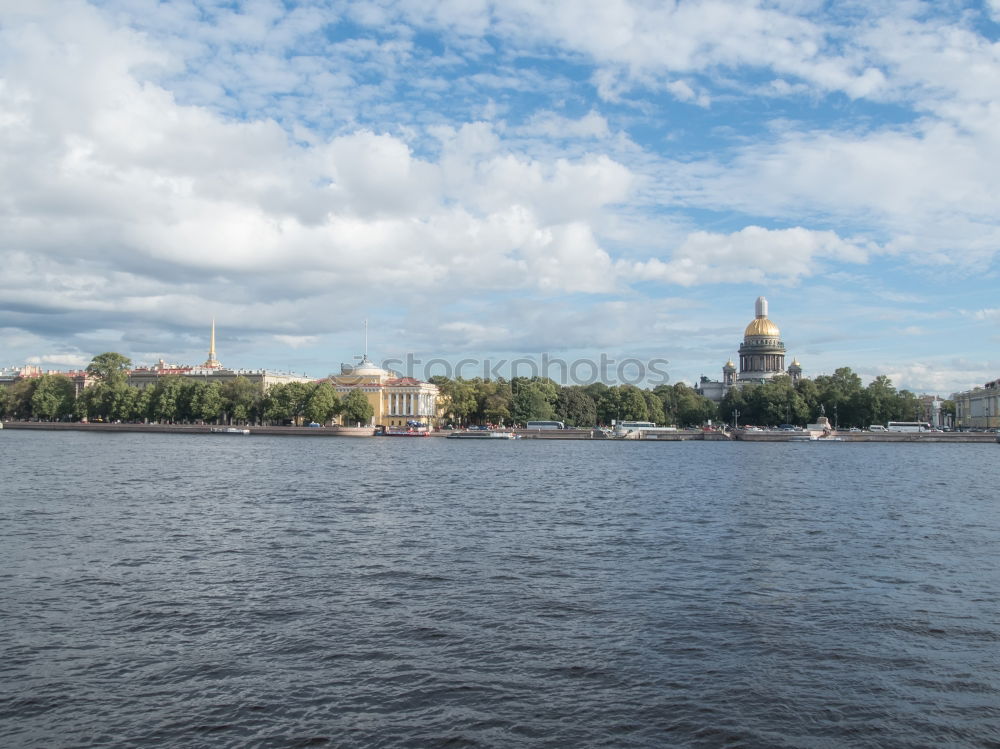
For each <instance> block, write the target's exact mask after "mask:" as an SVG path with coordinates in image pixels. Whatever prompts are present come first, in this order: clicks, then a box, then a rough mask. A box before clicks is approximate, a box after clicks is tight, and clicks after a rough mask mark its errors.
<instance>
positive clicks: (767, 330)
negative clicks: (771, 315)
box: [743, 317, 781, 338]
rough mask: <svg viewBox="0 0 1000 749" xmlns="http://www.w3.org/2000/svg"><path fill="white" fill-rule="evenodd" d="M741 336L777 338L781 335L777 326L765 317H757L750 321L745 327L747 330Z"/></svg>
mask: <svg viewBox="0 0 1000 749" xmlns="http://www.w3.org/2000/svg"><path fill="white" fill-rule="evenodd" d="M743 335H744V337H746V338H749V337H750V336H763V337H765V338H778V337H779V336H780V335H781V331H780V330H778V326H777V325H775V324H774V323H773V322H771V321H770V320H768V319H767V318H766V317H758V318H756V319H754V320H751V321H750V324H749V325H747V329H746V331H745V332H744V333H743Z"/></svg>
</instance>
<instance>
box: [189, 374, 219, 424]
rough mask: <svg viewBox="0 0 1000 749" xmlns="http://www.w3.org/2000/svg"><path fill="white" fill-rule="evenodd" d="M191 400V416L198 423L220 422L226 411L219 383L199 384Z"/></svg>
mask: <svg viewBox="0 0 1000 749" xmlns="http://www.w3.org/2000/svg"><path fill="white" fill-rule="evenodd" d="M198 385H199V386H200V387H198V388H197V389H196V390H195V391H194V393H193V397H192V399H191V416H192V418H193V419H196V420H198V421H212V422H218V421H219V419H221V418H222V412H223V410H224V409H225V405H226V402H225V399H224V398H223V397H222V388H221V387H219V383H217V382H204V383H203V382H199V383H198Z"/></svg>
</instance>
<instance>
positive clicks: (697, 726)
mask: <svg viewBox="0 0 1000 749" xmlns="http://www.w3.org/2000/svg"><path fill="white" fill-rule="evenodd" d="M998 466H1000V446H998V445H976V444H962V445H940V444H935V445H913V444H849V443H827V444H822V443H819V444H817V443H800V444H794V443H793V444H788V443H786V444H749V443H736V444H728V443H726V444H722V443H695V442H682V443H636V442H615V443H609V442H562V441H560V442H540V441H530V440H520V441H513V442H509V441H500V440H494V441H486V442H462V441H458V442H456V441H447V440H438V439H425V440H405V439H399V440H392V439H368V440H352V439H319V438H291V437H287V438H281V437H242V436H224V435H187V436H180V435H134V434H132V435H130V434H120V435H105V434H88V433H57V432H24V431H14V430H5V431H3V432H0V532H2V540H0V544H2V546H0V746H3V747H46V748H49V747H89V746H101V747H134V746H158V747H160V746H167V747H170V746H176V747H306V746H334V747H1000V499H998V494H1000V491H998V487H1000V467H998Z"/></svg>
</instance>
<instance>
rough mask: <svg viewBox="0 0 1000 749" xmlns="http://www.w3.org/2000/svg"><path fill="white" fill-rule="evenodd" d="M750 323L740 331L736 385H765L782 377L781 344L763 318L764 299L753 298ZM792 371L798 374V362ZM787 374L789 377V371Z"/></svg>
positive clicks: (773, 327) (774, 329) (775, 330)
mask: <svg viewBox="0 0 1000 749" xmlns="http://www.w3.org/2000/svg"><path fill="white" fill-rule="evenodd" d="M754 312H755V315H754V319H753V320H751V321H750V324H749V325H747V327H746V330H745V331H743V344H742V345H741V346H740V350H739V353H740V369H739V377H738V379H739V381H740V382H765V381H766V380H770V379H772V378H773V377H776V376H777V375H782V374H786V369H785V344H784V343H783V342H782V340H781V331H780V330H779V329H778V326H777V325H775V324H774V322H773V321H772V320H771V319H770V318H768V316H767V299H765V298H764V297H762V296H761V297H757V302H756V303H755V305H754ZM793 367H794V368H795V369H796V370H797V372H798V373H799V374H801V371H802V369H801V367H799V366H798V362H795V363H794V364H793ZM793 367H789V369H788V370H787V373H788V374H790V375H792V374H793V373H792V371H791V370H792V368H793Z"/></svg>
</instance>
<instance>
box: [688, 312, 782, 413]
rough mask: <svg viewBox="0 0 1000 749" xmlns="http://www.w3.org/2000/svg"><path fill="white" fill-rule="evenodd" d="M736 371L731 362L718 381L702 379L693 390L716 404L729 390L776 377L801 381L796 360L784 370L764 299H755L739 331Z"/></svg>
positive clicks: (779, 343) (779, 344)
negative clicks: (740, 335)
mask: <svg viewBox="0 0 1000 749" xmlns="http://www.w3.org/2000/svg"><path fill="white" fill-rule="evenodd" d="M739 360H740V363H739V369H737V367H736V365H735V364H734V363H733V361H732V359H730V360H729V361H727V362H726V363H725V365H724V366H723V367H722V379H721V380H709V379H708V378H707V377H702V378H701V381H700V382H699V383H698V384H697V385H695V390H696V391H697V392H698V393H700V394H701V395H703V396H705V397H706V398H709V399H711V400H713V401H715V402H716V403H718V402H719V401H721V400H722V399H723V398H724V397H725V396H726V393H727V392H729V390H730V389H731V388H734V387H742V386H743V385H746V384H747V383H758V384H759V383H764V382H767V381H768V380H771V379H773V378H775V377H777V376H778V375H788V376H789V377H791V378H792V381H793V382H798V381H799V380H800V379H802V365H801V364H799V362H798V361H797V360H794V359H793V360H792V363H791V364H790V365H789V366H788V367H787V368H786V367H785V344H784V342H783V341H782V340H781V331H780V330H779V329H778V326H777V325H775V324H774V322H773V321H772V320H771V319H770V318H769V317H768V316H767V299H765V298H764V297H762V296H761V297H757V301H756V302H755V303H754V319H753V320H751V321H750V323H749V325H747V326H746V329H745V330H744V331H743V343H741V344H740V347H739Z"/></svg>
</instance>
